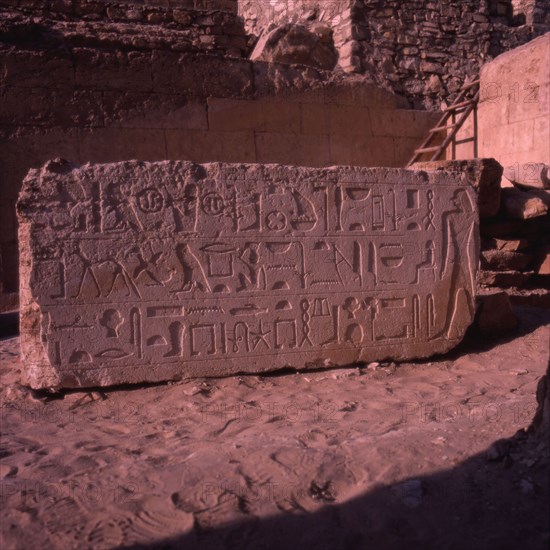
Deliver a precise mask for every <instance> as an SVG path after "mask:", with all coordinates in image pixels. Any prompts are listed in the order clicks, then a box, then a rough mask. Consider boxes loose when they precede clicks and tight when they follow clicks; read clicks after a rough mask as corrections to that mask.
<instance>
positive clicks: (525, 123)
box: [478, 33, 550, 176]
mask: <svg viewBox="0 0 550 550" xmlns="http://www.w3.org/2000/svg"><path fill="white" fill-rule="evenodd" d="M549 53H550V33H547V34H546V35H544V36H542V37H539V38H537V39H536V40H533V41H532V42H529V43H528V44H525V45H524V46H522V47H520V48H517V49H516V50H513V51H511V52H507V53H505V54H502V55H500V56H499V57H497V58H496V59H495V60H494V61H492V62H491V63H488V64H487V65H485V66H484V67H483V68H482V70H481V89H482V92H483V93H482V95H481V101H480V103H479V107H478V118H479V136H480V155H481V156H490V157H494V158H496V159H497V160H498V161H499V162H500V163H501V164H502V165H503V166H504V167H505V168H510V167H511V168H514V167H515V169H516V170H517V171H524V170H529V167H528V165H529V164H531V163H545V164H550V62H549V57H548V55H549ZM526 166H527V167H526ZM521 175H522V174H518V176H521Z"/></svg>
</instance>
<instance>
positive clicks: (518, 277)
mask: <svg viewBox="0 0 550 550" xmlns="http://www.w3.org/2000/svg"><path fill="white" fill-rule="evenodd" d="M531 275H533V272H532V271H531V272H528V273H522V272H521V271H484V270H482V271H479V272H478V275H477V280H478V283H479V284H480V285H485V286H498V287H503V288H508V287H516V288H517V287H522V286H523V285H524V284H525V283H526V282H527V280H528V279H529V278H530V277H531Z"/></svg>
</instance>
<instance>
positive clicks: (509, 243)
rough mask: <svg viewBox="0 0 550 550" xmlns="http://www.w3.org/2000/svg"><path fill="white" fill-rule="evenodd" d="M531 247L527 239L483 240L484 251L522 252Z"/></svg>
mask: <svg viewBox="0 0 550 550" xmlns="http://www.w3.org/2000/svg"><path fill="white" fill-rule="evenodd" d="M528 247H529V241H528V240H527V239H495V238H487V239H482V241H481V248H482V250H492V249H495V250H505V251H507V252H521V251H522V250H525V249H526V248H528Z"/></svg>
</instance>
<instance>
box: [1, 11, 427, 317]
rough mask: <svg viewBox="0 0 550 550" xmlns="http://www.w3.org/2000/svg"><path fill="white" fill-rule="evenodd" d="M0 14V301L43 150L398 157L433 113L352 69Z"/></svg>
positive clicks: (202, 158)
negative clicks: (20, 203) (21, 29)
mask: <svg viewBox="0 0 550 550" xmlns="http://www.w3.org/2000/svg"><path fill="white" fill-rule="evenodd" d="M214 15H215V14H214ZM197 17H198V15H197ZM6 21H8V22H9V20H7V19H4V20H3V25H4V26H3V30H4V32H3V34H2V35H1V39H2V42H1V43H0V74H2V75H3V80H2V86H1V87H0V185H1V189H2V193H1V196H0V201H1V202H0V251H1V253H0V257H1V259H0V264H1V268H0V272H1V275H0V280H1V281H2V283H1V285H2V289H3V298H2V299H1V300H0V302H1V301H2V300H4V303H5V304H7V302H6V300H7V298H6V293H14V292H15V291H16V290H17V286H18V281H17V271H18V269H17V240H16V220H15V201H16V199H17V196H18V192H19V189H20V185H21V181H22V180H23V178H24V176H25V174H26V173H27V172H28V170H29V168H31V167H38V166H40V165H41V164H43V163H44V162H45V161H47V160H48V159H50V158H56V157H64V158H67V159H69V160H72V161H74V162H78V163H85V162H88V161H94V162H111V161H117V160H127V159H141V160H151V161H154V160H163V159H188V160H194V161H197V162H207V161H226V162H276V163H285V164H298V165H310V166H324V165H332V164H354V165H362V166H374V165H378V166H404V165H405V163H406V161H407V160H408V158H409V157H410V155H411V153H412V151H413V150H414V148H415V146H417V145H418V142H419V141H420V139H421V138H422V136H423V135H424V134H425V132H426V131H427V129H428V128H429V127H430V126H431V125H432V124H433V122H434V116H435V115H434V114H433V113H427V112H416V111H410V110H407V109H406V108H405V109H404V108H403V107H406V106H407V102H406V101H405V102H404V101H403V100H401V99H399V98H397V97H396V96H395V95H393V94H391V93H389V92H388V91H385V90H382V89H380V88H379V87H376V86H374V85H369V84H366V83H365V81H364V79H362V78H358V77H357V78H356V77H351V76H344V75H335V74H333V73H327V72H323V71H319V70H315V69H311V68H307V67H297V66H295V67H292V66H283V65H276V64H269V63H265V62H251V61H249V60H247V59H244V58H242V57H241V58H239V57H228V56H221V55H213V54H209V53H201V52H198V51H187V50H186V51H183V52H179V51H174V48H172V46H170V45H171V44H175V42H171V41H170V40H171V38H170V37H169V36H168V38H167V40H166V41H164V42H162V44H163V47H162V48H161V47H155V43H154V41H151V40H150V38H151V35H150V34H149V35H148V41H145V42H139V43H134V47H131V46H132V44H133V42H131V41H129V42H128V43H127V46H126V47H122V46H121V42H120V41H118V42H112V41H114V40H115V38H116V37H115V36H113V37H112V41H111V42H110V41H107V40H106V41H104V42H101V43H100V44H98V42H97V40H98V34H97V33H91V32H85V30H86V28H87V27H83V29H82V32H81V34H80V35H78V36H80V38H79V39H78V40H77V39H75V40H74V41H72V39H73V38H74V37H75V36H76V35H75V34H73V33H72V31H71V30H67V29H64V30H62V31H61V30H59V29H63V27H59V28H58V31H59V32H58V31H56V33H53V32H52V31H51V27H46V28H45V29H46V30H45V31H44V33H42V34H40V35H38V36H36V37H34V39H33V41H30V42H29V41H26V40H25V39H24V36H22V35H18V34H17V33H15V32H13V29H14V28H17V24H15V23H14V24H12V25H11V26H10V25H9V24H7V23H6ZM128 27H130V25H129V24H128ZM90 28H96V27H95V26H92V27H90ZM129 30H130V29H129ZM50 34H53V35H54V36H55V37H56V38H57V39H56V40H53V39H52V40H50V39H49V36H50ZM88 35H90V42H88V41H87V39H88ZM61 44H63V46H61ZM108 46H109V47H108ZM218 53H219V52H218ZM12 297H13V298H14V295H12ZM12 305H14V304H13V303H12ZM4 307H7V305H4Z"/></svg>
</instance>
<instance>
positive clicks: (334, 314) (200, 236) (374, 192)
mask: <svg viewBox="0 0 550 550" xmlns="http://www.w3.org/2000/svg"><path fill="white" fill-rule="evenodd" d="M475 202H476V195H475V190H474V189H473V188H472V187H471V186H470V185H469V179H468V177H467V176H460V175H459V174H458V173H456V172H453V173H450V172H443V171H438V172H419V171H408V170H403V169H386V168H375V169H368V168H352V167H332V168H322V169H315V168H300V167H289V166H280V165H236V164H233V165H232V164H219V163H216V164H205V165H198V164H194V163H191V162H184V161H175V162H170V161H165V162H159V163H146V162H139V161H129V162H124V163H116V164H104V165H89V164H88V165H84V166H81V167H78V166H74V165H71V164H69V163H68V162H66V161H62V160H57V161H51V162H49V163H48V164H46V165H45V166H44V167H43V168H42V169H40V170H31V171H30V173H29V175H28V177H27V178H26V180H25V182H24V185H23V190H22V192H21V195H20V199H19V203H18V215H19V224H20V225H19V227H20V233H19V237H20V243H21V245H20V246H21V302H22V305H21V346H22V363H23V364H24V365H25V372H24V380H25V382H26V383H28V384H30V385H31V386H33V387H35V388H45V387H53V388H56V387H62V386H64V387H84V386H105V385H110V384H118V383H134V382H142V381H158V380H167V379H180V378H183V377H189V376H218V375H228V374H232V373H238V372H262V371H269V370H274V369H277V368H281V367H285V366H291V367H294V368H299V369H303V368H307V364H308V363H309V364H314V365H320V364H321V365H330V364H337V365H342V364H349V363H353V362H356V361H374V360H382V359H386V358H393V359H399V360H403V359H407V358H413V357H426V356H430V355H432V354H435V353H442V352H445V351H447V350H449V349H450V348H452V347H453V346H455V345H456V344H457V343H458V342H459V341H460V340H461V338H462V337H463V334H464V332H465V330H466V328H467V326H468V325H469V324H470V322H471V321H472V318H473V315H474V295H475V277H476V267H477V263H478V240H479V239H478V227H477V217H478V216H477V211H476V206H475Z"/></svg>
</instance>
